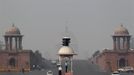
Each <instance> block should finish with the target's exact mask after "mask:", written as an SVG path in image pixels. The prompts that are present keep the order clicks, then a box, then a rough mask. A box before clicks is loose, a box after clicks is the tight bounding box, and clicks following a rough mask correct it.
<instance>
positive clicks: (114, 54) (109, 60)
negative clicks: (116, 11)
mask: <svg viewBox="0 0 134 75" xmlns="http://www.w3.org/2000/svg"><path fill="white" fill-rule="evenodd" d="M112 38H113V49H112V50H109V49H104V50H103V51H102V52H100V53H98V54H97V55H96V56H95V57H93V58H92V62H93V63H96V64H98V65H99V67H100V68H101V69H102V70H103V71H116V70H117V69H119V68H123V67H127V66H131V67H134V60H133V58H134V50H133V49H130V38H131V35H129V32H128V30H127V29H126V28H125V27H123V25H120V26H119V27H117V28H116V29H115V31H114V34H113V35H112Z"/></svg>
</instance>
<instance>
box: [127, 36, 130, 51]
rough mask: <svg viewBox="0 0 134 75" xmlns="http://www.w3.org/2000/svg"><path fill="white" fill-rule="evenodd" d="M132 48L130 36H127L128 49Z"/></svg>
mask: <svg viewBox="0 0 134 75" xmlns="http://www.w3.org/2000/svg"><path fill="white" fill-rule="evenodd" d="M129 48H130V37H127V49H129Z"/></svg>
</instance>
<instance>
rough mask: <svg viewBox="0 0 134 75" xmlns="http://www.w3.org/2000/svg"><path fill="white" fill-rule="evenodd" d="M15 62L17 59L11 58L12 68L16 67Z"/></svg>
mask: <svg viewBox="0 0 134 75" xmlns="http://www.w3.org/2000/svg"><path fill="white" fill-rule="evenodd" d="M15 61H16V60H15V58H11V59H10V60H9V65H10V66H12V67H15V64H16V63H15Z"/></svg>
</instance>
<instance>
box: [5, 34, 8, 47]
mask: <svg viewBox="0 0 134 75" xmlns="http://www.w3.org/2000/svg"><path fill="white" fill-rule="evenodd" d="M5 45H6V48H5V49H6V50H8V37H6V36H5Z"/></svg>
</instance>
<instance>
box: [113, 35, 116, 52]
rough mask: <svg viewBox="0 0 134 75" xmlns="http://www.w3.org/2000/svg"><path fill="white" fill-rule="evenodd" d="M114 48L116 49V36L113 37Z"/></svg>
mask: <svg viewBox="0 0 134 75" xmlns="http://www.w3.org/2000/svg"><path fill="white" fill-rule="evenodd" d="M113 48H114V50H116V37H113Z"/></svg>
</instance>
